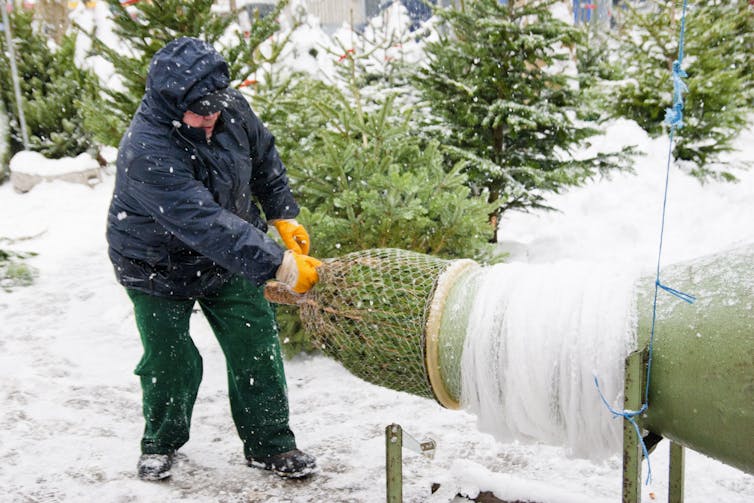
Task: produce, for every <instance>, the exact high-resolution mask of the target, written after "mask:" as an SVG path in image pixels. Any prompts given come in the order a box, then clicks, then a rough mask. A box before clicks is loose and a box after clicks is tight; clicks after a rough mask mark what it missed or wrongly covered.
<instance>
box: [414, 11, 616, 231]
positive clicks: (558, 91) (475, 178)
mask: <svg viewBox="0 0 754 503" xmlns="http://www.w3.org/2000/svg"><path fill="white" fill-rule="evenodd" d="M554 3H555V2H554V1H553V0H525V1H524V0H511V1H509V2H507V3H506V4H501V3H500V2H498V1H497V0H473V1H467V2H465V8H461V9H453V8H451V9H445V10H440V11H438V15H439V16H440V18H441V19H442V21H443V24H442V25H441V29H440V30H439V31H438V35H437V36H438V40H436V41H433V42H430V43H429V44H428V46H427V53H428V57H429V58H428V63H427V65H426V67H424V68H422V69H421V71H420V73H419V75H418V78H417V79H416V84H417V86H418V87H419V88H420V89H421V90H422V92H423V94H424V97H425V98H426V100H427V102H428V104H429V107H430V108H431V110H432V112H433V114H434V115H436V116H437V117H439V118H441V122H440V123H439V124H437V127H436V129H435V131H436V132H437V135H438V137H439V140H440V141H441V143H444V144H445V145H447V146H448V148H449V151H450V154H451V158H452V159H454V160H458V159H465V160H466V161H467V162H468V173H469V183H470V186H471V187H473V188H474V190H475V191H477V192H479V191H481V190H482V189H485V190H487V191H488V194H489V198H490V200H491V201H492V202H494V203H495V204H496V209H495V212H494V215H493V217H494V216H499V215H500V214H501V213H502V212H504V211H506V210H508V209H512V208H519V209H527V208H537V207H547V204H546V199H545V197H546V193H547V192H558V191H560V190H562V189H564V188H565V187H568V186H572V185H579V184H581V183H582V182H584V181H585V180H586V179H588V178H590V177H592V176H594V175H595V174H596V173H597V172H599V171H604V170H608V169H612V168H615V167H618V166H619V161H620V159H621V156H620V155H618V154H600V155H597V156H594V157H587V158H583V157H582V158H578V159H577V158H574V157H573V156H572V155H571V153H572V151H573V150H574V149H575V148H576V147H579V146H582V145H585V144H586V141H587V140H588V139H589V138H590V137H592V136H594V135H595V134H597V133H598V131H597V130H596V129H595V128H593V127H590V126H584V125H581V124H579V123H577V122H576V121H575V120H574V117H575V112H576V110H578V109H579V108H581V105H580V100H581V99H582V97H581V96H580V94H579V92H578V90H577V88H576V86H575V85H573V82H571V79H570V78H569V76H568V67H569V64H568V63H569V57H570V54H569V51H568V49H569V48H571V47H574V46H577V45H578V44H580V43H581V37H582V32H581V31H580V30H579V29H577V28H575V27H573V26H571V25H569V24H567V23H565V22H563V21H560V20H558V19H556V18H555V17H553V15H552V14H551V11H550V9H551V7H552V5H553V4H554Z"/></svg>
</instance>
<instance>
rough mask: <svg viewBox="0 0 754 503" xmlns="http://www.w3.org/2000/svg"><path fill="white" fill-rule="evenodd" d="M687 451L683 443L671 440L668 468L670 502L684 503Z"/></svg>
mask: <svg viewBox="0 0 754 503" xmlns="http://www.w3.org/2000/svg"><path fill="white" fill-rule="evenodd" d="M684 458H685V452H684V450H683V446H682V445H681V444H677V443H675V442H670V467H669V469H668V472H669V474H668V503H683V468H684Z"/></svg>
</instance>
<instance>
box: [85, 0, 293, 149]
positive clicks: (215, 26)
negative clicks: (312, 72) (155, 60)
mask: <svg viewBox="0 0 754 503" xmlns="http://www.w3.org/2000/svg"><path fill="white" fill-rule="evenodd" d="M106 1H107V3H108V4H109V6H110V10H111V12H112V19H113V23H114V28H113V32H114V33H115V34H116V35H117V36H118V38H119V39H120V41H121V43H122V44H123V46H124V47H125V48H126V50H122V49H121V48H114V47H108V46H107V45H106V44H105V43H104V42H103V41H101V40H100V39H98V38H97V37H96V34H95V33H92V34H90V36H91V38H92V49H93V53H94V54H98V55H101V56H102V57H104V58H105V59H106V60H107V61H109V62H110V63H112V64H113V66H114V68H115V71H116V73H117V74H118V76H119V77H120V79H121V83H122V88H118V89H112V88H107V89H105V91H104V98H103V100H93V101H90V102H88V103H86V106H85V108H84V113H85V117H86V125H87V127H88V128H89V129H90V130H91V131H93V132H94V133H95V134H96V137H97V139H98V140H99V141H100V142H102V143H103V144H105V145H112V146H117V145H118V143H119V142H120V139H121V137H122V135H123V133H124V132H125V130H126V128H127V127H128V124H129V123H130V122H131V118H132V117H133V115H134V113H135V112H136V109H137V108H138V106H139V103H140V102H141V98H142V97H143V95H144V88H145V85H146V77H147V71H148V68H149V62H150V60H151V59H152V56H154V54H155V53H156V52H157V51H158V50H159V49H161V48H162V47H163V46H164V45H165V44H166V43H168V42H169V41H171V40H173V39H175V38H178V37H181V36H187V37H197V38H200V39H202V40H205V41H207V42H208V43H210V44H213V45H214V46H215V47H216V48H217V49H218V50H219V51H220V52H221V53H222V54H223V56H224V57H225V59H226V61H227V62H228V66H229V69H230V75H231V80H236V81H243V80H245V79H246V77H247V76H248V75H249V74H250V73H252V72H254V71H255V70H256V68H257V67H258V66H259V65H260V64H261V63H262V62H263V61H267V59H268V58H266V57H265V56H264V55H263V54H262V53H261V52H260V51H259V46H260V45H261V44H262V42H264V41H265V40H267V39H268V38H269V37H270V36H271V35H272V34H273V33H275V32H276V31H277V30H278V29H279V28H280V27H279V24H278V23H277V17H278V16H279V14H280V12H281V11H282V9H283V8H284V7H285V6H286V5H287V4H288V0H282V1H280V2H278V3H277V5H276V8H275V10H274V11H273V12H272V13H271V14H270V15H268V16H265V17H264V18H262V19H257V20H256V21H255V22H254V23H253V24H252V26H251V30H250V32H249V33H242V32H241V31H240V30H232V29H231V25H232V24H233V23H234V22H235V20H236V18H235V15H236V13H230V14H227V13H220V12H215V11H213V10H212V4H213V0H196V1H187V0H161V1H159V2H147V1H141V2H137V3H136V4H134V5H131V6H128V7H125V6H123V5H122V4H121V3H120V1H119V0H106ZM221 38H224V41H225V44H224V46H221V44H219V41H220V39H221Z"/></svg>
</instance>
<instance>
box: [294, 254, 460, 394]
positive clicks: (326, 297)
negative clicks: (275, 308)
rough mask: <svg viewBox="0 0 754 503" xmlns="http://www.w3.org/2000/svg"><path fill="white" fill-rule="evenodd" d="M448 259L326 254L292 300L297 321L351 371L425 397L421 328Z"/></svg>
mask: <svg viewBox="0 0 754 503" xmlns="http://www.w3.org/2000/svg"><path fill="white" fill-rule="evenodd" d="M453 263H454V261H450V260H443V259H438V258H435V257H431V256H429V255H423V254H420V253H414V252H409V251H406V250H399V249H375V250H365V251H361V252H356V253H351V254H348V255H344V256H342V257H338V258H337V259H330V260H326V261H325V262H324V264H323V265H322V266H321V267H320V268H319V269H318V272H319V278H320V279H319V283H317V285H316V287H315V288H314V289H312V290H311V291H310V292H309V293H308V294H307V296H306V300H305V301H304V302H301V303H299V305H300V309H301V319H302V321H303V323H304V327H305V329H306V330H307V332H308V333H309V334H310V335H311V336H312V337H313V339H314V340H315V341H316V342H317V343H318V344H319V346H320V347H321V349H322V350H323V351H324V352H325V353H326V354H328V355H330V356H332V357H333V358H335V359H336V360H338V361H340V362H341V363H342V364H343V365H344V366H345V367H346V368H347V369H348V370H349V371H350V372H352V373H353V374H355V375H356V376H358V377H360V378H362V379H364V380H366V381H369V382H371V383H374V384H377V385H379V386H384V387H386V388H390V389H394V390H398V391H405V392H407V393H412V394H415V395H419V396H424V397H429V398H432V397H434V395H433V393H432V389H431V387H430V385H429V382H428V376H427V371H426V369H425V364H424V357H425V354H424V338H425V328H426V324H427V316H428V314H429V310H430V307H431V304H432V300H433V296H434V292H435V289H436V288H437V282H438V278H440V276H441V275H442V273H443V272H444V271H446V270H447V269H448V268H449V267H450V266H451V265H452V264H453Z"/></svg>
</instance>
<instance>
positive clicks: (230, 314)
mask: <svg viewBox="0 0 754 503" xmlns="http://www.w3.org/2000/svg"><path fill="white" fill-rule="evenodd" d="M199 305H200V306H201V308H202V311H203V312H204V314H205V316H206V317H207V320H208V321H209V323H210V325H211V326H212V329H213V331H214V332H215V336H216V337H217V340H218V342H219V343H220V346H221V347H222V350H223V353H224V354H225V360H226V364H227V372H228V394H229V397H230V408H231V412H232V414H233V420H234V422H235V424H236V429H237V430H238V434H239V436H240V437H241V440H242V441H243V444H244V454H245V455H246V457H247V458H250V457H261V456H268V455H273V454H279V453H281V452H285V451H288V450H291V449H293V448H295V447H296V441H295V438H294V436H293V432H291V430H290V428H289V427H288V392H287V387H286V382H285V374H284V371H283V359H282V356H281V354H280V342H279V340H278V333H277V324H276V322H275V313H274V311H273V309H272V306H271V305H270V304H269V302H267V300H266V299H265V298H264V295H263V292H262V289H261V288H257V287H256V286H254V285H253V284H252V283H250V282H249V281H247V280H245V279H243V278H240V277H235V278H233V279H232V280H231V281H229V282H228V284H226V285H225V286H224V287H223V289H222V291H221V292H219V294H218V295H216V296H213V297H211V298H203V299H200V300H199Z"/></svg>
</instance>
